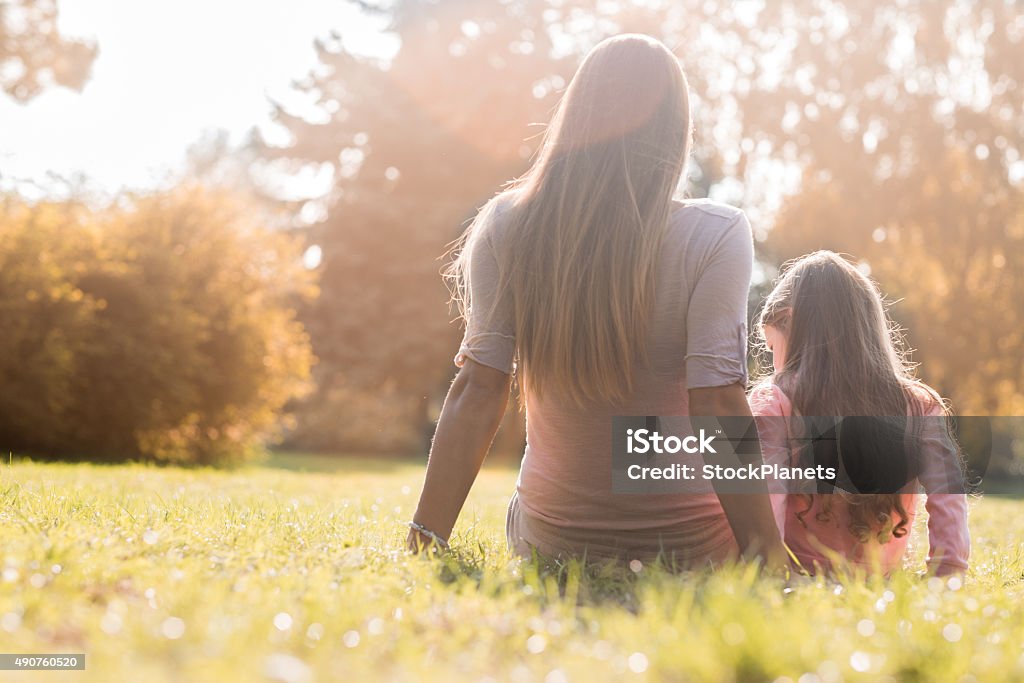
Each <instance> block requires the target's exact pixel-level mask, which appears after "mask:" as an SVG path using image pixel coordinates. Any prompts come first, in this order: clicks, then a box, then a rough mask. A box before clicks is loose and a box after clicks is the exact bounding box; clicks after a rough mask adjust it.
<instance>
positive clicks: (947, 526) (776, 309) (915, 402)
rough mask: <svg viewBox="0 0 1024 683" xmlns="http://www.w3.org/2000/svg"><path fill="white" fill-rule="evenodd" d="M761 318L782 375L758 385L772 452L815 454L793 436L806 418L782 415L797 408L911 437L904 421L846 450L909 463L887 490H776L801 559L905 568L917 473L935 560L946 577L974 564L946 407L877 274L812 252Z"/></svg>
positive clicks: (883, 463) (787, 536)
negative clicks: (909, 357) (912, 354)
mask: <svg viewBox="0 0 1024 683" xmlns="http://www.w3.org/2000/svg"><path fill="white" fill-rule="evenodd" d="M760 322H761V332H762V334H763V337H764V341H765V343H766V345H767V347H768V349H769V350H770V351H771V353H772V362H773V364H774V369H775V373H774V374H773V375H771V376H770V377H768V378H767V379H765V380H764V381H763V382H761V383H760V384H759V385H758V386H756V387H755V388H754V390H753V391H752V393H751V396H750V402H751V407H752V410H753V413H754V415H755V416H758V418H759V419H758V431H759V432H760V436H761V443H762V447H763V448H764V452H765V459H766V460H767V461H774V462H779V463H780V464H784V463H786V461H787V460H788V461H789V462H788V464H789V465H797V464H798V463H797V460H798V459H800V457H801V456H802V455H805V456H806V455H808V452H807V451H801V449H800V448H799V447H797V446H796V445H795V444H797V443H799V442H798V441H794V439H793V436H794V434H793V431H794V430H795V429H799V428H800V427H799V425H807V424H808V422H807V421H805V420H800V419H796V420H789V419H786V418H790V417H792V416H794V415H796V416H895V417H897V418H900V420H899V421H897V423H900V422H901V423H902V424H903V425H906V426H908V427H909V430H908V431H907V433H908V434H912V435H913V436H912V438H911V439H909V440H907V439H906V438H905V434H904V432H903V429H902V427H901V428H900V431H899V432H898V433H896V434H895V438H894V439H890V440H889V441H888V442H885V441H882V442H879V441H875V442H874V445H875V446H876V447H875V448H872V447H871V444H870V443H869V444H867V445H866V446H865V448H864V450H862V451H861V452H857V453H854V454H852V455H851V454H849V453H848V454H846V456H845V457H846V458H847V459H848V461H847V462H846V465H847V468H848V469H849V470H857V469H859V470H860V471H861V472H862V473H863V472H865V471H866V472H867V475H868V477H867V478H868V479H872V480H874V481H876V482H878V481H881V480H883V479H884V478H885V475H886V474H893V473H896V474H897V475H898V474H899V473H901V472H906V473H907V474H903V475H899V476H903V479H902V480H897V481H895V488H893V486H894V484H893V483H892V482H890V484H889V486H890V490H884V491H883V490H880V489H875V490H876V491H878V493H870V494H868V493H855V494H851V493H846V492H839V493H824V494H822V493H818V494H804V493H801V494H790V495H782V496H776V495H773V497H772V498H773V500H772V502H773V506H774V507H775V511H776V520H777V524H778V525H779V528H780V531H782V532H783V536H784V540H785V543H786V545H787V546H789V548H790V549H791V550H792V551H793V553H794V554H795V555H796V557H797V558H798V559H799V561H800V562H801V564H802V565H804V567H805V568H807V569H814V568H819V569H823V570H829V569H831V568H833V564H834V561H837V560H841V561H842V562H846V563H850V564H852V565H854V566H861V567H863V568H865V569H868V570H875V571H879V570H880V571H882V572H883V573H889V572H891V571H892V570H893V569H895V568H897V567H899V566H900V564H901V561H902V558H903V556H904V554H905V552H906V549H907V539H908V537H909V532H910V529H911V526H912V524H913V521H914V513H915V505H916V502H917V500H916V499H917V495H916V491H917V489H918V485H919V483H920V484H921V485H923V487H924V490H925V492H926V493H928V496H927V501H926V509H927V511H928V540H929V566H930V568H931V569H932V570H933V571H934V572H935V573H936V574H939V575H944V574H949V573H953V572H962V571H966V569H967V557H968V554H969V553H970V538H969V536H968V531H967V501H966V496H965V495H964V494H963V493H962V491H963V488H962V479H960V469H959V464H960V460H959V450H958V449H957V447H956V445H955V442H954V441H953V439H952V438H951V437H950V435H949V433H948V431H947V428H946V419H945V418H946V417H947V411H946V407H945V405H944V404H943V401H942V399H941V398H940V397H939V395H938V394H937V393H936V392H935V391H934V390H933V389H931V388H930V387H928V386H926V385H925V384H923V383H922V382H920V381H918V380H916V379H914V377H913V375H912V372H911V369H910V366H909V364H908V363H907V361H906V359H905V358H904V356H903V354H902V353H901V352H900V351H899V348H898V345H897V343H896V340H895V339H894V327H893V326H892V325H891V324H890V322H889V321H888V320H887V318H886V313H885V308H884V306H883V302H882V297H881V295H880V294H879V292H878V289H877V288H876V287H875V285H874V284H873V283H872V281H871V280H869V279H868V278H867V277H866V276H865V275H863V274H862V273H861V272H860V271H859V270H858V269H857V268H855V267H854V266H853V265H851V264H850V263H849V262H847V261H846V260H845V259H843V258H841V257H840V256H838V255H836V254H834V253H832V252H829V251H820V252H816V253H813V254H810V255H808V256H804V257H802V258H800V259H798V260H796V261H795V262H793V263H792V264H790V265H789V266H788V268H787V269H786V270H785V271H784V274H783V275H782V277H781V279H780V280H779V282H778V284H777V285H776V287H775V289H774V290H773V291H772V293H771V294H770V295H769V296H768V299H767V300H766V302H765V305H764V308H763V310H762V312H761V320H760ZM905 416H909V417H905ZM760 418H773V419H760ZM857 419H858V420H860V424H861V425H865V424H867V422H866V421H864V420H862V419H861V418H857ZM879 424H884V422H883V423H879ZM866 434H867V437H868V438H869V439H871V438H881V439H884V438H885V434H884V432H880V433H877V434H874V435H872V434H870V433H866ZM846 441H848V439H847V440H846ZM840 442H841V443H842V442H843V440H840ZM805 443H806V442H805ZM879 444H881V445H880V446H879ZM902 453H911V454H912V455H910V457H909V458H906V459H904V458H901V457H900V454H902ZM915 454H916V455H915ZM874 456H879V460H877V461H872V458H873V457H874ZM858 458H859V459H860V462H851V461H850V460H849V459H853V460H857V459H858ZM865 468H867V469H865ZM915 473H916V476H915ZM907 479H909V481H907ZM953 491H955V492H953Z"/></svg>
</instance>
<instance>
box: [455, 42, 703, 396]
mask: <svg viewBox="0 0 1024 683" xmlns="http://www.w3.org/2000/svg"><path fill="white" fill-rule="evenodd" d="M689 147H690V108H689V96H688V89H687V84H686V79H685V76H684V75H683V71H682V68H681V67H680V64H679V62H678V60H677V59H676V57H675V56H674V55H673V54H672V52H671V51H669V49H668V48H666V47H665V46H664V45H663V44H662V43H660V42H658V41H657V40H655V39H653V38H650V37H647V36H643V35H636V34H624V35H618V36H614V37H612V38H609V39H607V40H604V41H603V42H601V43H600V44H598V45H597V46H596V47H594V49H593V50H591V51H590V53H589V54H588V55H587V56H586V58H585V59H584V60H583V63H582V64H581V65H580V67H579V69H578V71H577V72H576V75H575V76H574V77H573V79H572V81H571V82H570V84H569V86H568V88H567V89H566V91H565V94H564V95H563V97H562V99H561V101H560V102H559V104H558V107H557V109H556V111H555V113H554V116H553V118H552V121H551V123H550V125H549V126H548V128H547V129H546V131H545V135H544V138H543V142H542V144H541V146H540V149H539V152H538V154H537V156H536V159H535V161H534V163H533V165H532V166H531V168H530V169H529V170H528V171H527V172H526V173H525V174H524V175H523V176H521V177H520V178H518V179H516V180H514V181H512V182H511V183H509V184H508V185H507V186H506V188H505V189H504V190H503V191H502V192H501V193H499V194H498V195H497V196H496V197H494V198H492V199H491V201H490V202H488V204H487V205H485V206H484V207H483V208H482V209H481V211H480V212H479V213H478V215H477V218H476V219H475V220H474V221H473V223H472V224H471V225H470V227H469V228H468V229H467V231H466V233H465V234H464V235H463V237H462V238H461V239H460V241H459V242H458V243H457V244H456V249H458V250H459V255H458V257H457V258H456V259H455V260H454V262H453V263H452V264H451V265H450V266H449V267H448V269H447V272H446V275H447V277H448V278H449V279H450V280H451V282H452V286H451V289H452V292H453V299H454V300H455V302H456V303H457V304H458V306H459V309H460V312H461V313H462V315H463V317H465V316H466V313H467V309H468V307H469V306H470V305H471V302H470V301H469V291H470V288H469V283H470V278H471V273H470V272H469V256H470V253H471V252H472V249H473V245H474V242H475V240H476V239H477V238H478V237H479V234H480V232H481V226H482V225H483V224H484V223H485V222H486V221H488V220H490V219H491V217H492V216H493V214H494V213H495V207H496V206H498V205H502V206H506V207H508V210H507V213H505V215H507V220H506V219H503V221H502V225H503V227H502V240H501V242H502V248H501V258H500V259H499V261H500V263H499V271H500V272H499V278H498V293H499V294H498V297H501V296H505V295H509V296H511V299H512V301H513V308H514V310H515V338H516V347H517V354H518V371H517V372H518V373H519V379H520V383H521V388H522V389H523V390H524V394H526V393H528V394H529V395H530V396H536V397H540V396H541V395H545V394H548V393H549V392H550V393H554V394H557V395H558V396H560V397H564V398H567V399H569V400H571V401H572V402H574V403H576V404H577V405H586V404H588V403H591V402H593V401H602V402H606V403H613V402H615V401H618V400H620V399H623V398H625V397H626V396H628V395H629V394H630V393H631V392H632V390H633V374H634V370H635V368H636V367H637V364H638V363H642V362H643V361H644V359H645V357H646V347H645V341H646V339H647V335H648V320H649V318H650V315H651V308H652V304H653V301H654V285H655V266H656V263H657V259H658V254H659V247H660V244H661V239H662V236H663V234H664V232H665V229H666V226H667V223H668V218H669V213H670V210H671V205H672V197H673V194H674V193H675V191H676V188H677V187H678V185H679V182H680V178H681V177H682V174H683V169H684V166H685V163H686V158H687V156H688V154H689ZM496 298H497V297H496Z"/></svg>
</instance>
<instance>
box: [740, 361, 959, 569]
mask: <svg viewBox="0 0 1024 683" xmlns="http://www.w3.org/2000/svg"><path fill="white" fill-rule="evenodd" d="M928 403H929V404H932V405H931V407H930V408H929V409H927V410H925V411H924V414H925V415H926V416H941V415H942V414H943V413H942V407H941V406H939V405H937V404H934V402H931V401H929V402H928ZM750 406H751V410H752V412H753V413H754V415H755V416H756V417H786V416H791V415H792V414H793V407H792V404H791V403H790V400H789V398H788V397H787V396H786V395H785V394H784V393H783V392H782V390H781V389H779V387H778V386H776V385H775V384H773V383H771V382H770V381H768V382H763V383H761V384H759V385H758V386H756V387H755V388H754V390H753V391H752V392H751V394H750ZM928 424H929V425H931V424H933V423H931V422H930V421H929V422H928ZM758 433H759V435H760V437H761V449H762V452H763V453H764V459H765V462H768V463H773V462H778V463H780V464H782V463H788V464H794V463H793V462H792V460H793V456H792V455H791V450H790V448H789V444H788V436H787V434H786V427H785V422H784V421H783V420H759V421H758ZM922 440H923V442H922V444H921V445H922V448H923V451H922V456H923V458H922V472H921V476H920V481H919V482H912V483H911V486H912V487H913V488H914V489H916V488H917V487H918V484H919V485H920V486H922V487H923V488H924V491H925V493H926V494H927V493H928V492H929V491H935V490H942V486H943V484H944V483H945V481H946V480H945V477H946V471H947V470H946V469H945V468H944V467H943V463H948V462H949V458H951V457H956V453H955V452H953V451H951V446H950V442H949V440H948V438H947V437H945V435H943V434H938V433H937V432H936V431H935V430H929V429H928V428H927V426H926V428H925V431H924V434H923V436H922ZM917 497H918V494H917V493H905V494H903V507H904V509H905V510H906V511H907V515H908V517H909V519H908V522H907V527H908V528H909V527H910V526H911V525H912V524H913V521H914V516H915V512H916V505H917ZM771 498H772V508H773V510H774V512H775V521H776V524H777V525H778V527H779V531H780V532H781V533H782V534H783V538H784V539H785V541H786V545H788V546H789V548H790V550H792V551H793V554H794V555H796V556H797V558H798V559H799V560H800V562H801V564H803V566H804V567H806V568H807V569H810V570H813V568H814V567H815V565H818V566H820V567H821V568H823V569H825V570H826V571H827V570H828V569H830V568H831V566H832V562H831V560H830V559H829V556H832V557H835V556H836V554H838V555H839V556H842V557H845V558H846V560H847V561H849V562H850V563H852V564H854V565H857V566H860V567H863V568H865V569H868V570H872V569H875V568H877V569H879V570H881V571H882V572H883V573H885V574H888V573H890V572H891V571H893V570H894V569H896V568H898V567H899V566H900V565H901V563H902V559H903V556H904V554H905V553H906V550H907V539H908V538H909V534H907V535H906V536H903V537H902V538H890V539H889V540H888V542H886V543H881V542H879V541H878V540H877V539H874V538H872V539H870V540H869V541H868V542H866V543H861V542H859V541H858V540H857V538H856V537H855V536H854V535H853V534H852V533H850V531H849V523H850V514H849V507H848V506H847V505H846V503H845V502H844V501H843V500H842V498H841V497H840V496H838V495H834V496H833V499H832V501H831V502H832V509H831V515H830V518H829V519H828V521H821V520H818V519H817V518H816V515H817V513H819V512H820V511H821V510H822V502H823V501H822V499H823V496H822V495H815V496H814V499H813V504H812V506H811V508H810V510H808V511H807V513H806V514H804V515H803V521H802V522H801V520H800V519H799V518H798V517H797V513H799V512H802V511H803V510H804V508H806V507H807V502H806V498H805V497H803V496H798V495H786V494H772V496H771ZM925 509H926V510H927V512H928V565H929V568H930V569H932V570H934V571H935V573H936V574H938V575H939V576H942V575H945V574H950V573H954V572H960V571H966V570H967V558H968V556H969V555H970V549H971V540H970V535H969V533H968V529H967V498H966V496H965V495H964V494H957V493H931V494H930V495H928V496H927V498H926V501H925ZM876 563H877V564H876Z"/></svg>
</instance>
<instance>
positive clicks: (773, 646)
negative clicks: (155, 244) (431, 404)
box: [0, 456, 1024, 683]
mask: <svg viewBox="0 0 1024 683" xmlns="http://www.w3.org/2000/svg"><path fill="white" fill-rule="evenodd" d="M272 464H277V465H281V464H286V465H289V466H290V467H291V469H281V468H271V467H254V468H251V469H246V470H238V471H229V472H221V471H212V470H198V471H197V470H182V469H158V468H152V467H142V466H122V467H102V466H88V465H43V464H33V463H28V462H18V461H15V462H14V464H13V465H8V464H6V463H5V464H3V465H0V571H2V575H0V644H2V646H0V652H16V653H32V652H38V653H44V652H85V653H87V659H86V667H87V668H86V671H85V672H73V673H72V672H61V673H43V672H25V673H21V674H12V673H10V672H3V673H0V680H3V681H7V680H12V681H33V682H35V681H49V680H53V681H70V680H75V681H81V680H88V681H148V680H153V681H220V682H223V681H253V680H278V681H314V680H316V681H368V680H409V681H414V680H415V681H418V680H432V681H433V680H436V681H461V680H473V681H479V680H488V679H494V680H511V681H527V680H540V681H548V682H550V683H556V682H557V681H565V680H570V681H585V682H586V683H593V682H594V681H604V680H616V681H618V680H627V681H628V680H637V681H639V680H644V679H651V680H655V679H667V680H708V681H730V680H735V681H761V680H768V681H771V680H775V679H778V678H780V677H788V678H789V679H791V680H792V681H800V682H801V683H810V682H811V681H823V682H827V681H840V680H845V681H858V680H864V681H869V680H870V681H874V680H885V679H886V678H888V679H889V680H893V679H895V680H900V681H904V680H910V681H930V680H954V681H955V680H962V681H972V680H977V681H993V680H1020V679H1022V678H1024V655H1022V647H1024V611H1022V608H1021V602H1022V598H1024V590H1022V586H1024V584H1022V576H1024V502H1020V501H1015V500H1010V499H1005V498H995V497H990V498H988V499H985V500H981V501H977V502H976V503H975V504H974V507H973V509H972V517H971V525H972V534H973V537H974V541H975V545H974V558H973V561H974V569H973V570H972V572H971V574H970V575H969V576H968V578H967V581H966V584H965V585H964V586H963V587H961V588H959V589H955V588H957V586H956V585H955V584H954V585H953V588H950V586H948V585H945V584H943V583H942V582H941V581H938V580H933V581H931V582H928V581H923V580H921V579H919V578H917V577H916V576H914V575H913V574H911V573H907V574H902V575H900V576H897V577H895V578H893V579H891V580H890V581H888V582H886V581H882V580H870V581H868V580H853V579H847V580H844V581H843V582H842V583H841V584H837V583H827V582H824V581H817V582H810V583H807V584H801V585H797V586H795V587H794V588H792V589H788V588H786V587H785V586H784V585H783V584H782V583H781V582H780V581H779V580H776V579H758V578H757V577H756V576H755V573H754V572H753V571H751V570H749V569H735V570H732V571H726V572H721V573H719V574H717V575H710V576H708V575H688V576H673V575H669V574H666V573H663V572H660V571H657V570H655V569H654V568H651V567H644V568H643V569H641V570H640V572H639V573H638V574H633V573H632V572H629V571H628V570H623V571H622V572H620V573H614V572H613V573H607V572H606V573H605V574H603V575H597V576H584V577H581V575H580V572H579V571H578V570H577V568H571V569H569V570H567V571H562V572H561V576H559V575H558V574H557V573H553V572H552V571H551V570H543V571H541V570H538V569H537V567H536V566H535V565H530V564H527V565H520V564H518V563H516V562H513V561H511V560H510V558H509V557H508V555H507V553H506V551H505V549H504V537H503V529H502V524H503V520H504V510H505V504H506V502H507V500H508V496H509V494H510V493H511V491H512V487H513V483H514V480H515V472H514V470H512V469H508V468H496V469H489V470H485V472H484V473H483V475H482V477H481V480H480V482H479V484H478V486H477V487H476V489H475V490H474V492H473V495H472V497H471V500H470V502H469V504H468V507H467V512H466V514H464V517H463V519H462V521H461V522H460V527H459V530H458V533H457V534H456V537H455V539H454V540H453V545H454V546H455V547H456V548H457V552H456V553H455V556H454V557H453V558H449V559H448V560H446V561H443V562H438V561H425V560H422V559H417V558H410V557H407V556H406V555H404V554H403V553H401V552H399V548H400V545H401V539H402V538H403V537H404V534H405V530H404V527H403V522H404V521H405V520H407V519H408V518H409V516H410V515H411V513H412V508H413V506H414V504H415V501H416V495H417V493H418V490H419V485H420V482H421V480H422V465H421V464H419V463H412V462H407V461H393V460H386V459H368V458H358V459H331V460H326V459H324V458H322V457H316V456H305V457H302V458H295V457H292V458H285V459H282V458H280V457H279V458H278V459H277V460H276V461H275V462H274V463H272ZM296 468H298V469H296ZM302 468H305V469H307V470H310V471H301V469H302ZM920 532H921V529H918V530H917V531H916V534H917V538H918V541H920ZM917 545H918V547H917V548H916V552H917V556H916V557H917V559H919V558H920V552H921V551H922V550H923V548H921V547H920V546H921V543H920V542H918V544H917ZM971 676H973V678H972V677H971ZM782 680H786V678H782Z"/></svg>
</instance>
